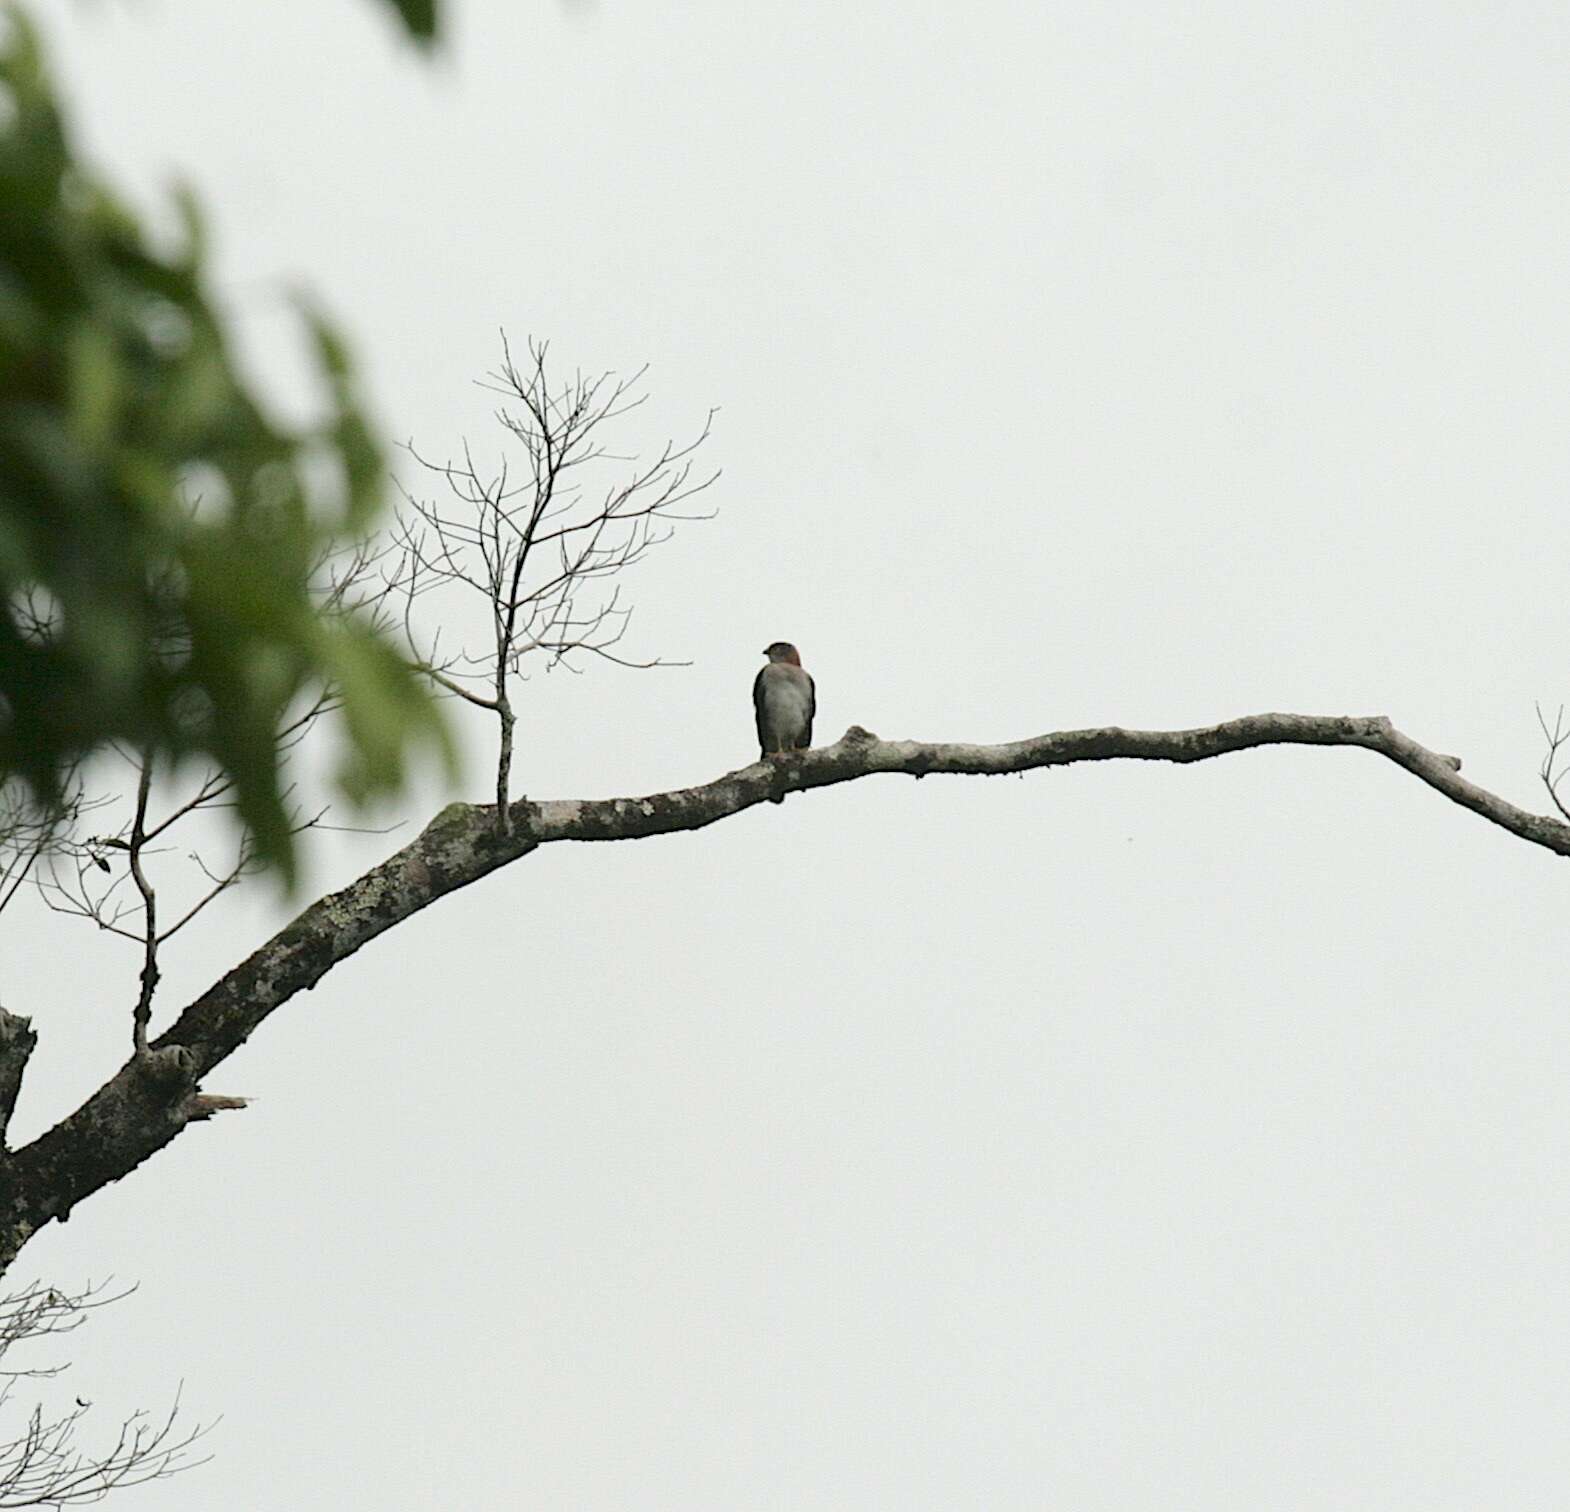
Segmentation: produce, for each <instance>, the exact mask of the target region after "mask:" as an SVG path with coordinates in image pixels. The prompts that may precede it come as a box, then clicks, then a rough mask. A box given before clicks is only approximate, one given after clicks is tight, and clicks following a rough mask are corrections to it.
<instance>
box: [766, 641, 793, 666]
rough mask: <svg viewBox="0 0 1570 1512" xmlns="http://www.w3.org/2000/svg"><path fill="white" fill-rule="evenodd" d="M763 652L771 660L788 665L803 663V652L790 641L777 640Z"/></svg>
mask: <svg viewBox="0 0 1570 1512" xmlns="http://www.w3.org/2000/svg"><path fill="white" fill-rule="evenodd" d="M763 654H764V655H765V656H766V657H768V659H769V660H770V661H771V662H784V663H785V664H786V666H788V667H799V666H800V665H801V654H800V653H799V652H798V651H797V650H796V648H795V647H794V646H793V645H791V643H790V642H789V641H775V642H774V644H773V645H772V646H767V647H765V648H764V652H763Z"/></svg>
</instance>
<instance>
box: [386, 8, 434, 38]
mask: <svg viewBox="0 0 1570 1512" xmlns="http://www.w3.org/2000/svg"><path fill="white" fill-rule="evenodd" d="M387 4H389V5H390V6H392V8H393V9H394V10H395V11H397V12H398V14H399V15H400V16H401V17H402V18H403V24H404V26H405V27H407V28H408V31H409V35H410V36H411V37H415V38H417V39H418V40H419V41H421V42H432V41H434V40H435V38H436V0H387Z"/></svg>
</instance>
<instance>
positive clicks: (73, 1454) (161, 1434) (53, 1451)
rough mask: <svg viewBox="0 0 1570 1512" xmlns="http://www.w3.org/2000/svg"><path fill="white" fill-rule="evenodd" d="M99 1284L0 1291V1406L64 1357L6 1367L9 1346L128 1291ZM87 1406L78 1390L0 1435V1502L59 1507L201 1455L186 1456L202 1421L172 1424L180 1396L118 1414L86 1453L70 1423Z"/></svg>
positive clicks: (66, 1327)
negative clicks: (68, 1403)
mask: <svg viewBox="0 0 1570 1512" xmlns="http://www.w3.org/2000/svg"><path fill="white" fill-rule="evenodd" d="M103 1292H104V1288H103V1287H102V1286H98V1287H89V1288H88V1289H87V1290H86V1291H85V1292H82V1293H78V1294H76V1295H67V1294H66V1293H63V1292H60V1291H57V1290H56V1289H55V1288H54V1287H50V1286H30V1287H27V1288H25V1289H24V1290H23V1291H20V1292H17V1293H14V1294H12V1295H11V1296H8V1297H4V1298H0V1359H3V1360H4V1366H3V1367H0V1407H3V1406H6V1405H8V1404H9V1402H10V1399H11V1396H12V1393H13V1391H14V1389H15V1387H16V1384H17V1382H19V1381H24V1380H37V1379H39V1378H48V1377H51V1376H55V1375H58V1374H59V1373H60V1372H61V1371H62V1370H64V1369H65V1367H64V1366H63V1365H43V1366H33V1367H30V1368H13V1367H12V1366H11V1363H10V1351H11V1350H13V1349H14V1348H15V1347H16V1346H18V1345H20V1344H23V1343H26V1342H27V1341H29V1340H32V1339H37V1338H43V1337H48V1336H50V1335H53V1334H61V1333H71V1332H73V1331H74V1330H76V1329H77V1328H80V1327H81V1325H82V1324H83V1323H84V1322H86V1320H87V1317H88V1314H89V1313H90V1312H91V1311H92V1310H93V1309H95V1308H99V1307H105V1306H108V1305H109V1304H110V1303H112V1302H117V1301H119V1300H120V1299H121V1298H122V1297H124V1296H126V1295H127V1292H120V1293H117V1294H114V1295H108V1296H106V1295H104V1294H103ZM91 1410H92V1403H91V1402H89V1401H86V1400H84V1399H83V1398H81V1397H78V1398H76V1404H75V1406H74V1407H72V1408H70V1409H69V1410H67V1411H65V1412H63V1413H61V1414H60V1415H58V1416H55V1417H50V1416H47V1415H46V1414H45V1412H44V1410H43V1408H42V1407H38V1406H35V1407H34V1408H33V1409H32V1410H31V1412H30V1413H29V1414H28V1417H27V1421H26V1424H25V1426H24V1428H23V1430H22V1432H21V1433H20V1434H19V1435H18V1436H17V1437H15V1438H12V1439H10V1440H8V1441H4V1442H0V1507H65V1506H72V1505H81V1504H85V1503H88V1502H96V1501H101V1500H103V1498H104V1497H105V1496H107V1495H108V1493H109V1492H110V1491H112V1490H114V1489H116V1488H117V1487H120V1486H136V1485H141V1484H143V1483H144V1482H146V1481H151V1480H163V1479H165V1478H167V1477H168V1476H171V1475H174V1474H176V1473H178V1472H179V1471H181V1470H185V1469H190V1468H192V1467H194V1466H195V1465H198V1464H202V1463H204V1461H203V1460H193V1459H191V1458H190V1456H189V1451H190V1449H191V1446H192V1445H193V1444H195V1443H196V1441H197V1440H198V1439H200V1438H201V1437H202V1436H203V1435H204V1434H205V1433H206V1432H207V1429H206V1428H204V1427H202V1426H200V1425H198V1426H196V1427H194V1428H182V1427H179V1426H178V1423H179V1414H180V1398H179V1394H178V1393H176V1395H175V1399H174V1403H173V1405H172V1406H171V1407H170V1409H169V1412H168V1413H167V1415H166V1416H164V1417H162V1418H152V1417H149V1416H148V1414H146V1413H144V1412H134V1413H132V1414H131V1416H130V1417H128V1418H125V1419H124V1420H122V1422H121V1424H120V1427H119V1431H118V1433H117V1435H116V1437H115V1440H114V1442H113V1443H112V1444H111V1445H110V1446H109V1448H108V1450H107V1451H106V1452H101V1453H98V1454H88V1453H86V1452H84V1451H83V1450H81V1449H80V1448H78V1447H77V1444H76V1431H77V1428H78V1426H79V1425H80V1424H81V1423H82V1421H83V1419H84V1418H85V1417H86V1416H87V1414H88V1413H89V1412H90V1411H91Z"/></svg>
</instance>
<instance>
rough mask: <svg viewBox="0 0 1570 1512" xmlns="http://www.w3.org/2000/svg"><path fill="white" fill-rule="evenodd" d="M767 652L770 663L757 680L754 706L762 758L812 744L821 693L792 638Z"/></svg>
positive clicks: (753, 687)
mask: <svg viewBox="0 0 1570 1512" xmlns="http://www.w3.org/2000/svg"><path fill="white" fill-rule="evenodd" d="M763 654H764V655H765V656H766V657H768V659H769V662H768V665H767V666H766V667H763V668H761V669H760V670H759V672H758V675H757V677H756V679H755V680H754V681H753V684H752V707H753V712H754V713H756V715H757V716H758V746H759V749H760V755H759V759H760V760H767V759H768V758H769V757H770V756H783V755H784V754H785V753H786V752H787V751H805V750H806V749H807V747H808V746H810V745H811V744H812V716H813V715H814V714H815V713H816V712H817V708H818V692H817V689H816V688H815V687H814V686H813V683H812V676H811V674H810V673H808V672H807V671H805V670H804V669H803V667H802V665H801V657H800V655H799V654H798V653H797V650H796V648H795V647H794V646H793V645H791V643H790V642H789V641H775V642H774V644H773V645H772V646H770V647H769V648H768V650H766V651H765V652H764V653H763Z"/></svg>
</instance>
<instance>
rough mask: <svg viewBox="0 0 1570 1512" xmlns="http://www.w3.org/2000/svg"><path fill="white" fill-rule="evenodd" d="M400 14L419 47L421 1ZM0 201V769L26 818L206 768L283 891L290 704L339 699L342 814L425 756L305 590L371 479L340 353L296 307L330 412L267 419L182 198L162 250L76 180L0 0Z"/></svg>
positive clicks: (410, 697)
mask: <svg viewBox="0 0 1570 1512" xmlns="http://www.w3.org/2000/svg"><path fill="white" fill-rule="evenodd" d="M398 9H399V10H400V12H402V14H403V15H404V17H405V19H406V21H407V22H408V25H409V26H410V28H411V30H413V31H414V32H415V33H416V34H419V33H420V32H421V28H422V27H423V28H425V30H426V31H427V32H428V30H429V28H430V26H431V24H432V14H431V9H432V8H431V6H430V5H429V4H426V5H419V4H412V3H408V4H400V5H399V6H398ZM0 207H3V209H0V777H3V776H8V775H14V776H20V777H22V778H25V779H26V781H27V782H28V783H30V784H31V785H32V787H33V789H34V791H35V793H36V794H37V795H38V796H39V798H40V799H41V800H43V801H44V802H45V803H47V802H48V801H49V800H50V799H51V798H52V797H53V796H54V795H55V794H56V793H57V792H58V783H59V780H60V774H61V773H62V771H64V770H65V769H66V768H67V767H68V766H69V765H70V764H71V763H72V762H73V761H76V760H78V759H80V758H81V757H82V756H83V755H84V754H87V753H89V752H91V751H93V750H94V749H96V748H98V747H101V746H103V745H104V744H105V743H106V742H109V741H123V742H125V743H127V744H129V745H131V746H134V747H137V748H147V749H152V750H157V751H162V752H165V753H167V754H169V755H171V756H174V757H180V756H183V755H188V754H189V755H205V756H207V757H210V758H212V759H214V760H216V761H217V762H218V763H219V764H220V765H221V766H222V768H223V769H224V771H225V772H226V773H227V774H228V775H229V776H230V777H231V778H232V779H233V782H234V796H235V800H236V806H237V808H238V811H239V817H240V819H241V820H242V821H243V822H244V823H245V824H246V825H247V826H248V827H249V828H250V829H251V831H252V833H253V834H254V836H255V839H256V842H257V846H258V852H259V854H260V855H261V856H262V857H264V858H265V859H266V860H267V861H268V862H270V863H271V864H273V865H274V866H276V867H277V868H279V869H280V871H281V873H282V875H283V876H284V878H285V879H286V880H292V878H293V875H294V854H293V846H292V844H291V834H290V820H289V815H288V812H287V805H286V803H285V799H284V795H283V793H282V791H281V787H282V784H281V782H280V777H279V731H280V727H281V726H282V724H283V723H284V721H285V718H286V715H287V714H288V711H289V710H290V708H291V707H292V706H297V704H298V703H299V701H300V699H301V698H302V697H305V696H308V695H309V694H310V692H311V691H312V690H313V689H316V688H319V687H320V686H321V685H322V684H323V683H329V684H331V685H333V686H334V687H335V688H336V690H337V698H338V701H339V703H340V705H341V707H342V711H343V715H344V727H345V730H346V736H345V740H344V742H343V751H344V755H343V760H342V763H341V766H340V769H339V772H338V779H339V783H340V786H341V788H342V789H343V791H344V792H345V793H347V794H348V795H349V796H351V797H352V798H355V799H364V798H367V797H370V796H371V795H373V794H376V793H379V792H387V791H390V790H392V789H395V788H396V787H397V786H398V785H399V783H400V782H401V780H402V777H403V771H404V760H405V754H406V751H407V748H408V746H409V744H410V741H411V739H413V738H423V739H428V740H432V741H434V742H435V743H437V744H439V745H442V746H444V747H445V745H446V739H445V736H444V734H443V731H442V726H441V724H440V722H439V720H438V718H437V716H436V714H435V712H434V709H433V707H432V705H431V703H430V702H429V700H428V697H427V695H426V693H425V692H424V690H423V688H422V686H421V685H420V684H419V683H418V682H417V681H416V680H415V678H414V677H413V676H412V674H411V673H410V672H409V670H408V668H407V667H406V666H405V665H404V663H403V661H402V659H401V658H400V657H399V656H398V654H397V653H396V652H395V651H394V650H393V649H392V648H391V646H390V645H388V644H386V643H385V642H384V641H383V640H382V639H381V638H380V637H379V636H378V634H377V633H376V631H375V629H374V627H373V626H372V624H371V623H370V622H369V620H368V619H367V618H366V617H365V615H364V614H357V613H356V612H354V611H353V610H352V609H351V608H342V609H340V610H339V611H338V612H333V613H324V612H322V609H321V605H320V602H319V599H318V598H317V597H315V596H314V595H313V593H312V591H311V588H312V581H313V575H314V574H315V573H316V572H317V569H318V567H319V564H320V563H321V561H322V559H323V555H324V552H326V551H327V549H328V548H329V546H330V545H331V544H332V543H333V542H334V541H342V540H344V539H352V538H354V537H355V536H363V534H364V533H365V531H366V530H367V529H368V527H369V525H370V522H371V520H372V516H373V512H374V509H375V506H376V504H377V503H378V496H379V494H380V491H381V488H382V485H383V480H384V477H385V468H384V465H383V460H382V455H381V451H380V448H379V446H378V444H377V442H376V439H375V437H374V436H373V434H372V431H371V428H370V426H369V424H368V423H367V421H366V418H365V416H364V415H363V413H362V412H361V409H360V407H359V403H358V401H357V398H356V394H355V385H354V375H353V371H352V368H351V364H350V362H349V359H348V357H347V355H346V353H345V350H344V347H343V344H342V343H341V341H340V340H339V339H338V337H337V336H336V335H335V334H334V332H333V330H332V328H331V327H330V326H329V325H328V323H327V322H326V320H325V319H324V318H323V317H322V316H321V315H320V314H318V313H316V312H314V311H312V310H310V309H303V310H302V312H301V314H302V319H303V320H304V321H305V323H306V325H307V327H308V330H309V332H310V335H311V337H312V340H313V343H314V350H315V358H316V365H317V368H318V370H319V373H320V376H321V379H322V387H323V389H324V390H325V394H326V402H325V405H324V408H325V417H324V418H323V419H322V420H321V421H320V422H319V423H317V424H315V425H312V426H309V427H304V428H299V429H291V428H287V427H284V426H281V425H279V424H277V423H275V422H274V421H273V420H272V419H270V418H269V416H268V415H267V414H266V412H265V411H264V409H263V407H262V405H261V403H260V402H259V401H258V399H257V398H256V396H255V394H254V393H253V392H252V391H251V390H250V389H249V388H248V387H247V385H246V383H245V382H244V381H243V379H242V377H241V375H240V374H239V373H238V372H237V370H236V368H235V365H234V363H233V361H232V360H231V356H230V352H229V349H228V342H227V339H226V334H225V330H224V325H223V322H222V320H221V319H220V317H219V314H218V312H217V311H216V310H215V309H214V306H213V304H212V302H211V301H210V299H209V297H208V295H207V292H206V289H205V287H204V277H203V261H204V253H203V245H202V236H201V226H200V221H199V218H198V216H197V213H196V207H195V205H194V203H193V202H192V201H191V199H190V198H189V197H188V196H186V197H184V198H182V199H181V200H180V210H181V215H182V219H183V222H184V237H183V245H182V246H181V247H179V248H178V249H177V250H175V251H173V252H167V251H163V250H159V249H157V248H155V247H154V246H153V244H152V243H151V242H150V240H149V238H148V237H147V236H146V235H144V233H143V231H142V229H141V228H140V226H139V225H138V223H137V221H136V219H135V218H134V217H133V216H132V214H131V213H130V212H129V210H128V209H127V208H126V207H125V206H124V205H122V204H120V203H119V202H118V201H117V200H116V199H115V197H114V196H113V195H112V194H111V193H110V192H109V191H108V190H107V189H106V188H105V187H104V186H103V184H102V183H101V182H100V181H98V180H97V179H96V178H95V177H94V176H93V175H91V174H90V173H89V172H87V171H86V170H84V168H83V167H82V166H81V164H80V163H78V162H77V161H76V159H75V157H74V155H73V151H72V147H71V143H70V140H69V136H68V134H67V131H66V129H65V126H64V123H63V121H62V118H61V114H60V110H59V108H58V106H57V103H56V101H55V98H54V94H53V90H52V88H51V84H50V80H49V76H48V73H47V71H46V69H45V67H44V63H43V60H42V58H41V55H40V51H39V47H38V43H37V39H36V36H35V34H34V32H33V30H32V28H31V26H30V25H29V24H28V22H27V19H26V17H25V15H23V13H22V12H21V11H20V9H19V8H18V7H17V6H16V5H15V4H14V3H13V0H0ZM448 749H449V755H450V748H448Z"/></svg>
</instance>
